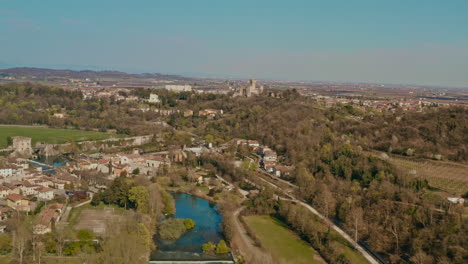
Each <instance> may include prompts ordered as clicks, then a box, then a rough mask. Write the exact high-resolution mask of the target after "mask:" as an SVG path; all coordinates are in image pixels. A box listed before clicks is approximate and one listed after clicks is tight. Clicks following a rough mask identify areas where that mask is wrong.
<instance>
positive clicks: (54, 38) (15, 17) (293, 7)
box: [0, 0, 468, 88]
mask: <svg viewBox="0 0 468 264" xmlns="http://www.w3.org/2000/svg"><path fill="white" fill-rule="evenodd" d="M0 3H1V7H0V21H1V22H2V23H0V34H1V35H3V36H4V37H5V40H8V41H4V42H2V44H1V48H2V50H4V51H7V52H4V54H2V57H1V58H0V68H6V67H17V66H19V67H24V66H27V67H43V68H70V69H73V70H84V69H91V70H106V69H108V70H119V71H124V72H131V73H144V72H150V73H155V72H157V73H167V74H179V75H186V76H196V77H218V78H221V77H224V78H249V77H254V78H258V79H265V80H288V81H325V82H353V83H357V82H361V83H382V84H385V83H386V84H410V85H425V86H437V87H464V88H465V87H468V75H467V74H466V72H468V16H466V11H468V2H466V1H450V2H440V1H424V2H416V1H414V2H408V1H386V2H378V3H377V2H376V1H370V0H366V1H364V0H362V1H353V2H352V3H350V2H348V1H327V2H326V3H325V2H321V1H299V0H297V1H290V2H288V3H286V2H284V1H255V2H253V3H252V1H235V2H224V1H223V2H220V1H212V0H207V1H196V2H192V1H190V2H189V1H171V2H168V1H140V2H139V3H138V4H135V3H129V2H126V1H99V2H95V1H88V0H85V1H80V2H76V3H75V2H70V3H68V2H67V3H65V2H62V1H55V0H49V1H42V2H29V1H22V0H17V1H11V0H0ZM2 65H5V67H1V66H2ZM56 66H58V67H56ZM82 67H84V69H83V68H82Z"/></svg>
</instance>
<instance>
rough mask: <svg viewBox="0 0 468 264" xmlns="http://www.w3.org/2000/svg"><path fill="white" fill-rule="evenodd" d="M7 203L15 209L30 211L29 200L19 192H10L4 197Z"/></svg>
mask: <svg viewBox="0 0 468 264" xmlns="http://www.w3.org/2000/svg"><path fill="white" fill-rule="evenodd" d="M6 199H7V205H8V206H9V207H11V208H13V209H15V210H19V211H28V212H29V211H30V207H29V200H28V198H27V197H25V196H23V195H21V194H15V193H13V194H10V195H8V196H7V197H6Z"/></svg>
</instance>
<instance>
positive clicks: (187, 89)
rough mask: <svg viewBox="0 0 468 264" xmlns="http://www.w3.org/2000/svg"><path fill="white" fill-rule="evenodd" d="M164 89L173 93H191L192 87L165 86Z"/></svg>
mask: <svg viewBox="0 0 468 264" xmlns="http://www.w3.org/2000/svg"><path fill="white" fill-rule="evenodd" d="M166 89H167V90H169V91H173V92H191V91H192V86H190V85H174V84H172V85H169V84H167V85H166Z"/></svg>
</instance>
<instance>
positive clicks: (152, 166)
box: [69, 149, 185, 180]
mask: <svg viewBox="0 0 468 264" xmlns="http://www.w3.org/2000/svg"><path fill="white" fill-rule="evenodd" d="M184 157H185V154H184V153H183V152H182V151H163V152H158V153H151V154H144V155H142V154H140V151H139V150H138V149H135V150H134V151H133V153H131V154H127V153H112V154H99V153H98V154H93V155H84V154H82V155H80V157H79V158H78V159H76V160H75V161H73V162H70V163H69V167H70V170H71V171H84V170H86V171H96V172H99V173H102V174H104V175H106V176H107V179H109V180H113V179H115V178H116V177H120V176H131V175H134V174H142V175H147V176H154V175H156V174H157V172H158V170H159V169H161V168H162V167H163V166H170V165H171V162H174V161H182V160H183V158H184Z"/></svg>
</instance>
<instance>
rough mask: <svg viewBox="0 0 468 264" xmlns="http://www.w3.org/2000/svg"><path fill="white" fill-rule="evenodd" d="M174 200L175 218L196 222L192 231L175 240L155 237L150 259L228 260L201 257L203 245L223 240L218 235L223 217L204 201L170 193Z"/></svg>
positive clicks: (211, 204)
mask: <svg viewBox="0 0 468 264" xmlns="http://www.w3.org/2000/svg"><path fill="white" fill-rule="evenodd" d="M172 195H173V196H174V199H175V205H176V213H175V215H174V217H176V218H190V219H192V220H193V221H195V223H196V226H195V228H194V229H192V230H190V231H188V232H186V233H185V234H183V235H182V236H181V237H180V238H179V239H178V240H176V241H165V240H161V239H160V238H159V237H158V236H157V235H156V236H155V238H154V239H155V242H156V245H157V249H156V250H155V251H154V252H153V253H152V254H151V260H209V259H216V260H229V259H231V257H230V256H228V255H226V256H210V255H206V254H203V251H202V245H203V244H204V243H207V242H209V241H211V242H213V243H218V242H219V241H220V240H221V239H224V237H223V234H222V233H221V230H220V229H221V223H222V216H221V215H220V214H219V213H218V212H217V211H216V205H215V204H213V203H210V202H209V201H207V200H205V199H201V198H198V197H196V196H193V195H189V194H185V193H172Z"/></svg>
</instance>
